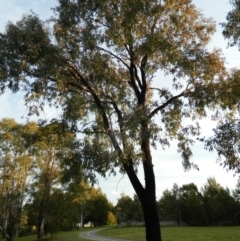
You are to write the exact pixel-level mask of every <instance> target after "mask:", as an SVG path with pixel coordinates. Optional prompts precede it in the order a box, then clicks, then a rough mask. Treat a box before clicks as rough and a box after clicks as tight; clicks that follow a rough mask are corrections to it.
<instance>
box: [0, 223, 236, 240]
mask: <svg viewBox="0 0 240 241" xmlns="http://www.w3.org/2000/svg"><path fill="white" fill-rule="evenodd" d="M89 230H90V229H84V230H82V231H80V230H74V231H69V232H59V233H57V234H55V235H54V236H53V237H52V238H51V236H50V235H48V236H47V237H48V241H87V239H83V238H82V237H81V236H80V233H81V232H85V231H89ZM161 231H162V239H163V241H240V226H238V227H162V228H161ZM99 235H103V236H109V237H116V238H121V239H126V240H132V241H145V229H144V228H142V227H133V228H109V229H105V230H103V231H100V232H99ZM2 240H5V239H1V241H2ZM34 240H36V235H29V236H26V237H19V238H15V241H34Z"/></svg>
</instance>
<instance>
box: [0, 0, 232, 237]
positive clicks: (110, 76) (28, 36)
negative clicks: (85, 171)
mask: <svg viewBox="0 0 240 241" xmlns="http://www.w3.org/2000/svg"><path fill="white" fill-rule="evenodd" d="M54 12H55V16H54V17H53V18H51V20H49V21H47V22H43V21H41V20H40V19H39V17H38V16H36V15H34V14H31V15H25V16H23V18H22V19H21V20H19V21H18V22H16V23H11V22H9V23H8V24H7V26H6V31H5V32H4V33H2V34H1V35H0V79H1V87H2V90H4V88H6V87H8V88H10V89H12V90H13V91H14V92H15V91H18V90H23V91H25V93H26V95H25V100H26V101H27V104H28V105H29V108H30V114H32V113H34V112H38V110H39V109H38V108H37V107H40V109H41V108H44V105H45V104H46V103H47V102H48V101H49V103H50V104H51V105H53V106H56V107H61V110H62V117H63V118H64V119H65V120H66V121H68V123H69V124H70V125H71V128H72V129H75V130H76V131H79V132H81V133H82V135H83V142H82V146H81V148H82V151H81V157H82V158H83V159H84V161H85V163H86V165H87V167H88V168H89V170H91V171H97V172H99V173H100V174H102V175H106V173H107V172H108V171H110V173H114V172H116V171H118V170H120V172H122V173H125V174H126V175H127V176H128V178H129V180H130V182H131V184H132V186H133V188H134V190H135V192H136V194H137V196H138V198H139V200H140V202H141V205H142V208H143V213H144V219H145V224H146V239H147V240H151V241H152V240H158V241H159V240H161V235H160V225H159V216H158V212H157V206H156V195H155V188H156V185H155V175H154V165H153V159H152V155H151V148H152V147H157V146H158V145H162V146H163V147H166V146H168V145H169V144H170V141H171V140H173V139H175V140H176V141H177V142H178V148H177V150H178V152H179V153H180V156H181V157H182V161H183V166H184V168H185V169H190V168H191V167H196V166H195V165H194V164H193V163H191V160H190V157H191V155H192V151H191V145H192V144H193V138H195V136H197V135H198V134H199V133H200V127H199V125H198V123H197V120H198V118H201V117H203V116H206V114H207V112H206V108H214V107H215V106H216V105H218V104H223V107H224V99H223V98H221V95H222V93H223V92H224V91H226V88H220V87H221V86H222V82H224V81H225V78H224V75H225V74H226V72H225V71H226V70H225V67H224V60H223V59H222V57H221V54H220V51H219V50H213V51H208V50H207V44H208V43H209V41H210V39H211V35H212V34H213V33H214V31H215V25H214V22H213V20H212V19H208V18H205V17H204V16H203V15H202V13H201V12H200V11H199V10H197V8H196V7H195V5H194V4H192V2H191V1H190V0H179V1H173V0H164V1H160V0H149V1H143V0H138V1H135V0H120V1H112V0H111V1H110V0H102V1H91V0H86V1H77V0H59V5H58V6H57V7H56V8H55V9H54ZM233 104H236V103H233ZM187 120H188V121H187ZM159 161H160V160H159ZM140 165H142V168H143V173H144V183H141V182H140V180H139V177H138V172H137V170H138V167H139V166H140ZM116 168H118V169H116Z"/></svg>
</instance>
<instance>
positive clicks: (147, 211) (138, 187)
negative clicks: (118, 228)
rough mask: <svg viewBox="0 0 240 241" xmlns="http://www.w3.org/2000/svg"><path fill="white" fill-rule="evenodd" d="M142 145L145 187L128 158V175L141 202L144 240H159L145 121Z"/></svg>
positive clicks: (154, 189)
mask: <svg viewBox="0 0 240 241" xmlns="http://www.w3.org/2000/svg"><path fill="white" fill-rule="evenodd" d="M141 128H142V130H141V133H142V145H141V150H142V153H143V155H144V156H143V160H142V162H143V170H144V177H145V188H144V187H143V186H142V184H141V183H140V181H139V179H138V177H137V175H136V173H135V171H134V168H133V165H132V160H129V163H131V164H130V165H128V171H127V173H128V177H129V179H130V181H131V183H132V185H133V188H134V190H135V192H136V194H137V195H138V198H139V200H140V202H141V204H142V209H143V215H144V220H145V227H146V240H147V241H161V240H162V238H161V231H160V220H159V215H158V210H157V203H156V184H155V175H154V170H153V164H152V156H151V150H150V140H149V131H148V123H147V121H143V122H142V123H141Z"/></svg>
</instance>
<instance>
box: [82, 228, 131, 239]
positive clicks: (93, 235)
mask: <svg viewBox="0 0 240 241" xmlns="http://www.w3.org/2000/svg"><path fill="white" fill-rule="evenodd" d="M103 229H107V228H99V229H95V230H91V231H87V232H83V233H80V236H81V237H83V238H85V239H90V240H96V241H129V240H124V239H117V238H110V237H104V236H100V235H97V234H96V233H97V232H99V231H100V230H103Z"/></svg>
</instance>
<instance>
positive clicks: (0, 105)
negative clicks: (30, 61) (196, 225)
mask: <svg viewBox="0 0 240 241" xmlns="http://www.w3.org/2000/svg"><path fill="white" fill-rule="evenodd" d="M193 2H194V3H195V5H196V6H197V8H199V9H202V13H203V14H204V15H205V16H207V17H212V18H213V19H214V20H215V21H216V24H217V33H216V34H215V35H214V37H213V39H212V42H211V44H210V48H213V47H218V48H221V49H222V50H223V53H224V55H225V57H226V59H227V62H228V66H229V67H239V62H240V60H239V59H240V58H239V56H240V54H239V52H238V50H237V49H236V48H230V49H227V41H225V40H224V38H223V36H222V34H221V31H222V30H221V27H220V26H219V23H221V22H224V21H225V17H226V14H227V12H228V11H229V10H230V9H231V6H230V4H229V1H228V0H194V1H193ZM56 5H57V1H56V0H0V31H1V32H2V31H4V27H5V25H6V23H7V22H8V21H9V20H10V21H13V22H14V21H16V20H18V19H20V18H21V16H22V15H23V14H27V13H29V12H30V10H33V12H35V13H37V14H38V15H39V16H40V18H41V19H47V18H48V17H49V16H51V15H52V12H51V10H50V9H51V7H54V6H56ZM22 97H23V95H22V94H20V93H19V94H15V95H13V94H11V93H9V92H7V93H6V94H4V95H3V96H0V109H1V112H0V119H1V118H4V117H8V118H15V119H16V120H17V121H19V122H23V121H24V119H22V118H21V117H22V116H26V114H27V109H26V108H25V107H24V103H23V100H22ZM54 114H55V111H53V110H50V109H47V110H46V111H45V112H44V116H45V117H46V118H51V117H53V116H54ZM201 124H202V126H203V129H204V133H211V130H212V128H213V127H214V123H212V122H211V121H210V118H209V119H204V120H203V121H202V122H201ZM152 155H153V160H154V165H155V176H156V184H157V198H160V196H161V193H162V191H163V190H165V189H167V188H168V189H171V188H172V186H173V183H177V184H178V185H179V186H180V185H182V184H186V183H190V182H194V183H195V184H197V185H198V187H199V188H200V187H201V186H203V184H204V183H206V180H207V178H208V177H212V176H214V177H215V178H216V180H217V181H218V182H219V183H220V184H221V185H222V186H223V187H226V186H227V187H229V188H230V189H233V188H234V187H235V185H236V183H237V177H233V173H231V172H230V173H227V172H226V171H225V170H223V168H222V167H219V165H218V164H216V161H215V160H216V154H215V153H209V152H207V151H205V150H204V148H203V145H202V144H201V143H196V145H195V147H194V152H193V158H192V161H194V162H195V163H196V164H197V165H198V166H199V168H200V171H196V170H192V171H190V172H184V171H183V168H182V165H181V158H180V156H179V154H178V153H177V148H176V145H174V144H173V145H172V146H171V148H169V149H166V150H162V149H161V148H158V150H157V151H153V153H152ZM139 173H140V174H141V169H140V170H139ZM99 186H100V187H101V188H102V191H103V192H104V193H106V195H107V197H108V199H109V200H110V201H111V202H113V203H114V204H116V202H117V199H118V198H119V197H120V196H119V194H120V193H125V194H127V195H129V196H131V197H133V194H134V191H133V188H132V187H131V184H130V182H129V181H128V179H127V177H126V176H124V177H122V176H121V175H117V176H116V177H110V178H108V179H107V180H105V179H103V178H100V179H99Z"/></svg>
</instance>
